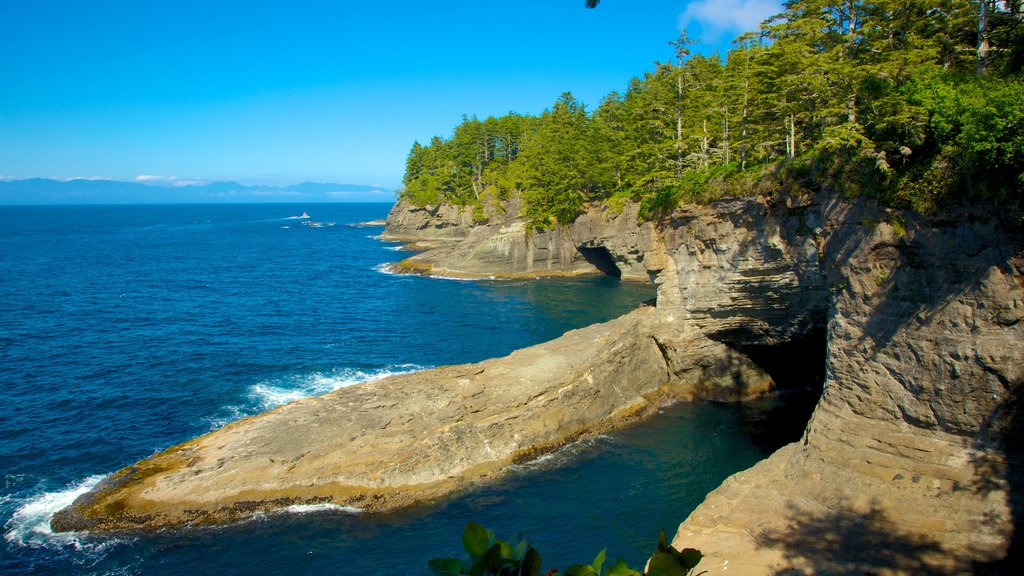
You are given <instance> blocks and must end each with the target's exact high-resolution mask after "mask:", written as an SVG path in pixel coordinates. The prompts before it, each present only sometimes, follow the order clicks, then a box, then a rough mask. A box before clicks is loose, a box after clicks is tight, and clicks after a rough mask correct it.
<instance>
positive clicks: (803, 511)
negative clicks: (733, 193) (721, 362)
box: [676, 201, 1024, 574]
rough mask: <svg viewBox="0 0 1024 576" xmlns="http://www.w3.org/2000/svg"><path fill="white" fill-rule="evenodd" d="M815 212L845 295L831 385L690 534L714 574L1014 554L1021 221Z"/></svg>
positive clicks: (943, 565)
mask: <svg viewBox="0 0 1024 576" xmlns="http://www.w3.org/2000/svg"><path fill="white" fill-rule="evenodd" d="M816 210H817V211H819V212H820V214H821V222H822V227H821V230H820V232H819V238H820V242H821V244H822V248H823V252H822V255H823V259H822V266H823V268H824V270H825V272H826V274H827V281H828V287H829V293H830V302H831V304H830V312H829V316H828V346H827V359H826V380H825V386H824V393H823V394H822V398H821V401H820V402H819V404H818V406H817V408H816V410H815V412H814V415H813V417H812V419H811V422H810V424H809V425H808V427H807V430H806V432H805V435H804V438H803V440H802V441H801V442H799V443H796V444H793V445H790V446H787V447H785V448H783V449H782V450H780V451H778V452H777V453H776V454H774V455H773V456H771V457H770V458H769V459H767V460H766V461H764V462H762V463H760V464H758V465H757V466H755V467H754V468H752V469H750V470H748V471H745V472H742V473H740V474H737V475H736V476H734V477H732V478H730V479H729V480H728V481H726V482H725V483H724V484H723V486H722V487H720V488H719V489H718V490H716V491H715V492H713V493H712V494H710V495H709V496H708V497H707V499H706V500H705V502H704V503H703V504H702V505H701V506H700V507H699V508H698V509H697V510H696V511H694V512H693V514H692V515H691V516H690V517H689V518H688V519H687V520H686V521H685V522H684V523H683V524H682V525H681V526H680V528H679V531H678V532H677V534H676V542H677V544H682V543H684V542H685V543H686V544H687V545H690V546H697V547H699V548H701V549H703V550H705V551H707V552H708V553H709V558H708V559H707V560H705V563H704V564H702V566H701V567H702V568H706V569H708V570H709V571H710V573H722V572H725V571H726V570H731V571H733V572H739V573H742V574H824V573H831V574H862V573H879V574H896V573H901V574H923V573H942V574H946V573H977V572H987V571H989V570H992V569H996V568H998V566H997V565H996V562H995V561H997V560H998V559H1000V558H1003V557H1004V556H1006V554H1007V553H1008V552H1009V551H1010V550H1009V547H1010V546H1011V545H1014V547H1015V548H1016V544H1015V543H1016V542H1017V540H1018V539H1019V538H1020V533H1019V530H1020V528H1019V526H1020V520H1021V516H1020V510H1021V507H1020V498H1021V495H1022V493H1024V488H1022V486H1021V485H1020V480H1021V474H1020V464H1021V462H1022V459H1021V453H1020V451H1021V444H1020V430H1021V424H1020V419H1019V418H1020V416H1019V412H1018V411H1019V409H1020V398H1019V397H1020V393H1021V385H1022V383H1024V324H1022V323H1021V322H1020V319H1021V318H1022V317H1024V276H1022V271H1024V238H1022V236H1021V227H1020V224H1021V223H1020V221H1019V220H1016V221H1012V220H1004V219H1000V218H999V217H995V216H993V214H992V212H987V213H983V214H976V213H975V214H972V213H970V212H963V213H959V214H956V215H954V216H953V217H951V218H949V219H945V220H931V221H929V220H924V219H921V218H918V217H914V216H913V215H904V214H889V213H886V212H882V211H879V210H877V209H875V210H873V209H871V208H870V207H869V206H867V205H865V204H858V205H852V206H851V205H847V204H844V203H841V202H835V201H832V202H825V203H823V205H822V206H820V208H818V209H816ZM904 218H906V219H904ZM1015 526H1016V528H1015ZM1014 552H1015V554H1016V553H1019V551H1018V550H1014ZM1003 569H1004V570H1007V567H1006V566H1005V565H1004V566H1003ZM1005 573H1009V571H1006V572H1005Z"/></svg>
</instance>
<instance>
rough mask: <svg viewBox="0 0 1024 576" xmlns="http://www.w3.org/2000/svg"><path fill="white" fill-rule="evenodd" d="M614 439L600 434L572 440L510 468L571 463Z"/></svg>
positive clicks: (543, 467)
mask: <svg viewBox="0 0 1024 576" xmlns="http://www.w3.org/2000/svg"><path fill="white" fill-rule="evenodd" d="M610 440H612V437H611V436H607V435H604V434H599V435H597V436H591V437H589V438H584V439H582V440H577V441H576V442H570V443H569V444H566V445H565V446H562V447H560V448H558V449H557V450H554V451H552V452H548V453H547V454H543V455H541V456H538V457H537V458H534V459H533V460H530V461H529V462H523V463H522V464H513V465H512V466H510V467H509V468H511V469H512V470H522V471H529V470H537V469H547V468H559V467H561V466H564V465H566V464H571V463H572V462H573V461H574V460H576V458H578V457H579V456H580V455H581V454H583V453H585V452H587V451H589V450H591V449H594V448H595V447H597V446H599V445H601V444H603V443H605V442H608V441H610Z"/></svg>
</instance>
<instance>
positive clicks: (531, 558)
mask: <svg viewBox="0 0 1024 576" xmlns="http://www.w3.org/2000/svg"><path fill="white" fill-rule="evenodd" d="M462 547H463V549H464V550H465V551H466V554H468V555H469V559H468V560H466V559H462V558H434V559H433V560H431V561H430V562H428V563H427V565H428V566H429V567H430V571H431V573H433V574H434V575H435V576H485V575H492V576H542V574H543V575H544V576H555V575H561V574H564V576H690V575H691V574H693V571H694V569H696V567H697V564H699V563H700V561H701V558H702V557H703V556H702V554H701V553H700V551H699V550H696V549H693V548H685V549H683V550H682V551H679V550H676V549H675V548H673V547H672V546H669V544H668V540H667V538H666V537H665V531H664V530H662V531H661V535H660V537H659V539H658V549H657V551H655V553H654V554H653V555H652V556H651V559H650V562H649V564H648V568H649V569H650V571H649V572H643V571H641V570H634V569H632V568H630V567H629V566H628V565H627V563H626V561H625V560H623V559H621V558H620V559H618V560H616V561H615V563H613V564H612V565H611V566H609V567H608V569H607V571H605V570H604V564H605V552H606V550H601V551H600V552H599V553H598V554H597V557H596V558H594V560H593V562H590V563H589V564H573V565H572V566H570V567H569V568H567V569H566V570H565V572H561V571H559V570H557V569H550V570H548V571H547V572H542V570H543V568H542V567H541V556H540V553H539V552H537V549H536V548H534V547H533V546H531V545H530V543H529V542H527V541H526V540H523V539H522V538H521V537H517V538H516V539H515V540H513V541H512V542H505V541H502V540H498V539H497V538H495V537H494V532H491V531H490V530H487V529H486V528H484V527H483V526H481V525H480V524H477V523H476V522H470V523H468V524H466V528H465V530H463V532H462ZM701 574H703V572H702V573H701ZM698 576H699V575H698Z"/></svg>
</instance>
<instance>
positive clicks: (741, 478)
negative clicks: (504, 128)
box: [54, 194, 1024, 574]
mask: <svg viewBox="0 0 1024 576" xmlns="http://www.w3.org/2000/svg"><path fill="white" fill-rule="evenodd" d="M504 208H505V209H504V210H498V209H493V208H492V209H490V211H489V212H488V213H486V214H485V215H484V216H485V217H486V218H487V221H486V222H477V221H474V220H473V218H472V217H471V216H469V215H467V214H466V213H465V211H461V210H458V209H457V208H453V207H433V208H416V207H412V206H408V205H405V204H402V203H400V204H398V205H396V207H395V209H394V210H393V211H392V214H391V216H389V224H388V227H387V231H386V233H385V235H386V237H387V238H390V239H402V240H407V241H412V240H417V241H418V240H424V239H426V240H437V239H443V240H446V245H445V246H442V247H438V248H435V249H433V250H429V251H426V252H424V253H422V254H419V255H417V256H416V257H414V258H412V259H410V260H407V261H406V262H405V263H404V264H403V265H401V266H400V268H402V269H404V270H406V271H410V270H411V271H419V272H423V273H433V274H443V275H452V276H459V275H466V276H545V275H574V274H583V273H604V274H611V275H615V276H619V277H622V278H627V279H636V280H641V279H650V280H653V281H654V282H655V283H656V284H657V286H658V302H657V308H656V309H651V308H646V309H641V310H640V311H637V312H635V313H633V314H631V315H629V316H627V317H624V318H622V319H620V320H617V321H613V322H611V323H608V324H606V325H599V326H594V327H591V328H588V329H584V330H581V331H576V332H572V333H570V334H567V335H566V336H565V337H563V338H560V339H557V340H555V341H552V342H550V343H548V344H545V345H541V346H538V347H533V348H529V349H526V350H523V351H520V352H517V353H515V354H513V355H511V356H509V357H506V358H502V359H497V360H490V361H487V362H484V363H480V364H477V365H470V366H460V367H450V368H442V369H438V370H433V371H427V372H423V373H420V374H417V375H413V376H403V377H396V378H394V379H387V380H382V381H380V382H376V383H369V384H363V385H358V386H353V387H351V388H348V389H343V390H339V391H337V392H334V393H332V394H329V395H327V396H324V397H320V398H315V399H307V400H303V401H300V402H298V403H295V404H291V405H287V406H284V407H282V408H279V409H277V410H275V411H272V412H270V413H267V414H264V415H260V416H256V417H253V418H251V419H247V420H243V421H240V422H237V423H234V424H232V425H229V426H227V427H225V428H224V429H223V430H221V431H217V432H214V433H211V434H210V435H207V436H204V437H202V438H199V439H196V440H194V441H192V442H189V443H186V444H183V445H181V446H178V447H174V448H172V449H170V450H168V451H167V452H165V453H163V454H161V455H158V456H156V457H154V458H152V459H149V460H147V461H144V462H142V463H140V464H139V465H136V466H134V467H130V468H127V469H125V470H123V471H122V472H119V473H118V474H117V475H115V476H114V477H113V478H112V479H110V480H109V481H108V482H105V483H104V484H103V485H101V486H100V487H98V488H97V490H95V491H94V492H93V493H90V494H88V495H86V496H84V497H83V498H81V499H80V500H79V501H77V502H76V503H75V504H74V505H73V506H72V507H71V508H69V509H67V510H65V511H63V512H62V513H61V514H59V515H58V517H57V518H55V521H54V526H55V527H56V528H58V529H74V528H93V529H119V528H125V527H131V526H157V525H169V524H180V523H182V522H189V521H197V522H215V521H222V520H224V519H228V518H234V517H238V516H241V515H245V514H247V513H251V512H252V511H253V510H259V509H268V508H273V507H276V506H281V505H285V504H288V503H294V502H312V501H315V502H325V501H330V502H334V503H337V504H345V505H357V506H361V507H365V508H368V509H371V510H374V509H387V508H389V507H394V506H400V505H406V504H408V503H411V502H414V501H418V500H422V499H427V498H433V497H436V496H437V495H440V494H444V493H446V492H448V491H450V490H452V489H455V488H457V487H458V486H460V485H464V484H465V483H468V482H474V481H479V480H481V479H483V478H486V477H488V476H490V475H493V474H496V473H500V470H501V469H502V467H503V466H504V465H505V464H507V463H508V462H511V461H513V460H515V459H516V458H521V457H523V455H527V454H533V453H536V452H538V451H542V450H547V449H550V448H551V447H554V446H557V445H558V444H561V443H563V442H566V441H568V440H570V439H572V438H575V437H577V436H579V435H582V434H587V433H592V432H594V431H597V430H601V429H604V428H606V427H610V426H615V425H617V423H619V422H622V421H625V420H626V419H628V418H632V417H634V416H636V415H640V414H644V413H646V412H648V411H649V409H650V407H651V406H653V405H654V404H656V403H657V402H660V401H665V400H670V399H679V398H684V399H685V398H714V399H743V398H746V397H750V396H755V395H758V394H762V393H764V392H766V391H768V390H770V389H772V388H773V387H774V382H773V379H772V378H771V376H776V377H777V378H776V380H778V381H780V382H783V381H786V382H792V381H797V382H818V383H819V384H820V383H821V382H822V381H824V392H823V394H822V398H821V401H820V402H819V404H818V406H817V408H816V410H815V413H814V416H813V418H812V419H811V422H810V423H809V425H808V427H807V431H806V433H805V435H804V438H803V440H802V441H801V442H799V443H796V444H793V445H790V446H787V447H785V448H783V449H782V450H780V451H778V452H777V453H776V454H774V455H773V456H772V457H770V458H769V459H767V460H766V461H764V462H762V463H760V464H758V465H757V466H755V467H754V468H752V469H750V470H748V471H745V472H742V473H740V474H737V475H736V476H734V477H732V478H730V479H729V480H728V481H726V482H725V483H724V484H723V486H722V487H720V488H719V489H718V490H716V491H715V492H713V493H712V494H710V495H708V497H707V499H706V501H705V502H704V503H703V504H702V505H701V506H700V507H699V508H698V509H697V510H696V511H695V512H694V513H693V514H692V515H691V516H690V518H688V519H686V521H685V522H683V524H682V525H681V526H680V528H679V531H678V533H677V535H676V543H677V544H680V545H686V546H697V547H699V548H701V549H702V550H704V551H705V552H706V553H707V554H708V558H707V560H705V562H704V563H703V564H702V565H701V568H702V569H707V570H709V571H710V572H711V573H723V572H726V571H730V570H731V571H732V572H739V573H743V574H802V573H839V574H854V573H856V574H860V573H865V572H867V573H908V574H910V573H922V572H957V571H969V570H980V569H983V568H985V567H986V566H989V567H990V566H991V565H992V564H991V563H992V562H995V561H997V560H998V559H999V558H1002V557H1003V556H1005V555H1006V553H1007V550H1008V546H1010V545H1011V543H1013V542H1016V538H1018V537H1019V531H1015V530H1014V525H1015V520H1014V519H1015V518H1017V520H1018V521H1019V519H1020V514H1019V510H1020V509H1021V505H1020V494H1022V493H1024V489H1022V488H1021V487H1020V480H1021V478H1022V475H1021V473H1020V470H1021V466H1020V462H1021V461H1022V460H1021V458H1020V455H1019V450H1020V448H1019V447H1020V443H1019V442H1018V439H1019V436H1020V429H1021V426H1020V421H1019V417H1018V412H1017V410H1018V406H1019V398H1018V397H1019V396H1020V392H1021V384H1022V382H1024V357H1022V354H1024V353H1022V350H1024V346H1022V343H1024V332H1022V331H1024V324H1022V323H1021V322H1020V319H1021V317H1022V316H1024V278H1022V269H1024V237H1022V232H1021V221H1020V219H1019V218H1017V219H1013V218H1010V217H1001V218H996V217H993V216H992V215H991V212H986V213H984V214H972V213H969V212H964V213H962V214H957V215H956V217H955V218H949V219H946V220H925V219H922V218H919V217H916V216H914V215H912V214H898V213H890V212H887V211H884V210H880V209H878V208H876V207H872V206H871V205H870V204H869V203H866V202H859V203H850V202H841V201H835V200H833V199H831V198H829V197H827V196H818V197H814V196H810V195H806V194H805V195H788V196H785V195H784V196H782V197H776V198H773V199H768V198H760V199H758V198H747V199H735V200H726V201H721V202H717V203H714V204H712V205H709V206H684V207H681V208H680V209H678V210H677V211H675V212H674V213H673V214H672V215H671V217H670V218H667V219H665V220H664V221H661V222H658V223H656V224H655V223H651V222H646V223H641V222H639V221H638V218H637V212H636V208H635V207H632V206H626V207H625V209H623V210H621V211H614V210H610V209H608V208H601V207H595V208H593V209H591V210H590V211H588V212H587V213H585V214H583V215H582V216H581V217H580V218H579V219H578V220H577V221H576V222H575V223H574V224H573V225H572V226H567V227H563V228H560V229H557V230H552V231H533V230H527V229H526V226H525V224H523V223H522V222H521V221H520V220H519V219H518V218H516V216H515V214H516V213H517V211H518V210H517V209H516V208H515V207H514V206H505V207H504ZM538 367H539V368H538ZM400 391H402V392H400ZM409 391H414V392H412V393H409ZM526 415H528V417H527V416H526ZM570 415H572V416H570ZM537 423H544V424H543V425H540V424H537ZM301 437H305V438H308V440H303V441H297V440H295V438H301ZM382 470H383V471H386V473H378V472H379V471H382ZM374 471H378V472H374ZM204 492H209V495H205V494H204V495H202V496H199V495H198V494H203V493H204Z"/></svg>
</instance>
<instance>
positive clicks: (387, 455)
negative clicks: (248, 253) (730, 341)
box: [53, 307, 772, 531]
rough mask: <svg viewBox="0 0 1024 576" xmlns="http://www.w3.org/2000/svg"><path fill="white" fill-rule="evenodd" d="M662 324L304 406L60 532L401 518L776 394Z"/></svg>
mask: <svg viewBox="0 0 1024 576" xmlns="http://www.w3.org/2000/svg"><path fill="white" fill-rule="evenodd" d="M663 328H664V326H663V322H662V321H661V319H660V318H659V317H658V314H657V311H656V310H655V309H654V308H650V307H645V308H641V309H638V310H636V311H634V312H632V313H630V314H628V315H626V316H624V317H622V318H619V319H617V320H613V321H611V322H607V323H604V324H597V325H594V326H591V327H588V328H584V329H581V330H575V331H571V332H569V333H567V334H565V335H564V336H562V337H561V338H558V339H556V340H553V341H551V342H548V343H545V344H540V345H537V346H532V347H529V348H525V349H522V350H518V351H516V352H514V353H512V354H511V355H510V356H507V357H505V358H499V359H495V360H487V361H485V362H480V363H478V364H467V365H461V366H449V367H443V368H438V369H434V370H427V371H423V372H418V373H414V374H408V375H401V376H393V377H390V378H386V379H383V380H378V381H374V382H367V383H363V384H357V385H354V386H351V387H348V388H343V389H340V390H337V391H335V392H332V393H329V394H326V395H324V396H320V397H315V398H306V399H303V400H299V401H296V402H292V403H290V404H286V405H284V406H281V407H279V408H276V409H274V410H271V411H269V412H266V413H264V414H260V415H257V416H253V417H251V418H246V419H244V420H240V421H237V422H233V423H231V424H228V425H227V426H225V427H224V428H222V429H220V430H217V431H215V432H211V433H209V434H207V435H205V436H202V437H199V438H196V439H195V440H191V441H189V442H185V443H183V444H180V445H178V446H174V447H172V448H170V449H168V450H166V451H164V452H162V453H160V454H157V455H155V456H153V457H151V458H148V459H146V460H143V461H142V462H139V463H137V464H135V465H133V466H130V467H128V468H125V469H123V470H121V471H119V472H117V473H116V474H114V475H113V476H111V477H110V478H107V479H106V480H104V481H103V482H102V483H101V484H100V485H99V486H97V487H96V488H95V489H94V490H93V491H92V492H90V493H88V494H86V495H84V496H83V497H81V498H79V499H78V500H77V501H76V502H75V503H74V504H73V505H72V506H71V507H69V508H67V509H65V510H63V511H61V512H59V513H58V514H57V515H56V516H55V517H54V519H53V528H54V529H55V530H59V531H65V530H92V531H110V530H124V529H134V528H145V529H150V528H159V527H164V526H176V525H183V524H189V523H197V524H204V523H220V522H227V521H231V520H235V519H238V518H241V517H245V516H248V515H251V514H253V513H254V512H258V511H265V510H273V509H276V508H282V507H285V506H289V505H292V504H308V503H333V504H336V505H341V506H355V507H359V508H362V509H365V510H368V511H383V510H390V509H394V508H398V507H402V506H408V505H411V504H415V503H417V502H421V501H426V500H430V499H434V498H437V497H439V496H441V495H444V494H447V493H449V492H451V491H453V490H457V489H458V488H459V487H460V486H464V485H466V484H468V483H472V482H476V481H480V480H482V479H485V478H487V477H489V476H493V475H495V474H499V473H500V472H501V471H502V469H503V468H504V467H506V466H507V465H508V464H511V463H514V462H516V461H519V460H522V459H526V458H530V457H533V456H536V455H538V454H541V453H543V452H545V451H548V450H551V449H554V448H556V447H558V446H560V445H562V444H565V443H566V442H569V441H572V440H574V439H576V438H579V437H581V436H584V435H589V434H594V433H598V432H601V431H603V430H606V429H608V428H611V427H615V426H619V425H622V424H623V423H624V422H628V421H630V420H632V419H635V418H637V417H640V416H643V415H645V414H648V413H650V412H652V411H654V410H656V409H657V407H658V406H659V405H661V404H662V403H664V402H667V401H671V400H673V399H677V398H692V397H694V396H695V395H700V396H704V397H716V396H718V397H722V398H732V397H734V396H736V395H737V394H739V395H741V396H755V395H759V394H763V393H764V392H766V391H767V390H769V389H770V387H771V385H772V382H771V379H770V377H768V375H767V374H765V373H764V372H763V371H761V370H760V369H758V368H757V366H755V365H753V364H752V363H750V362H749V361H747V360H746V359H745V358H744V357H742V356H741V355H738V354H735V353H732V352H731V351H730V350H728V349H727V348H726V347H724V346H722V345H720V344H716V343H714V342H711V341H708V340H706V339H703V338H701V337H700V336H699V334H697V333H694V334H692V335H691V336H692V338H691V340H689V341H687V340H686V339H685V335H682V334H679V333H672V334H669V337H670V340H667V341H666V342H665V343H663V342H661V341H660V338H661V335H660V333H661V332H662V330H663ZM677 348H678V349H679V350H680V352H679V353H678V354H674V353H670V352H669V351H670V350H674V349H677ZM688 358H690V359H691V360H692V361H691V360H688ZM708 359H714V360H713V361H708ZM679 366H682V367H683V368H679ZM737 390H738V391H737Z"/></svg>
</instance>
